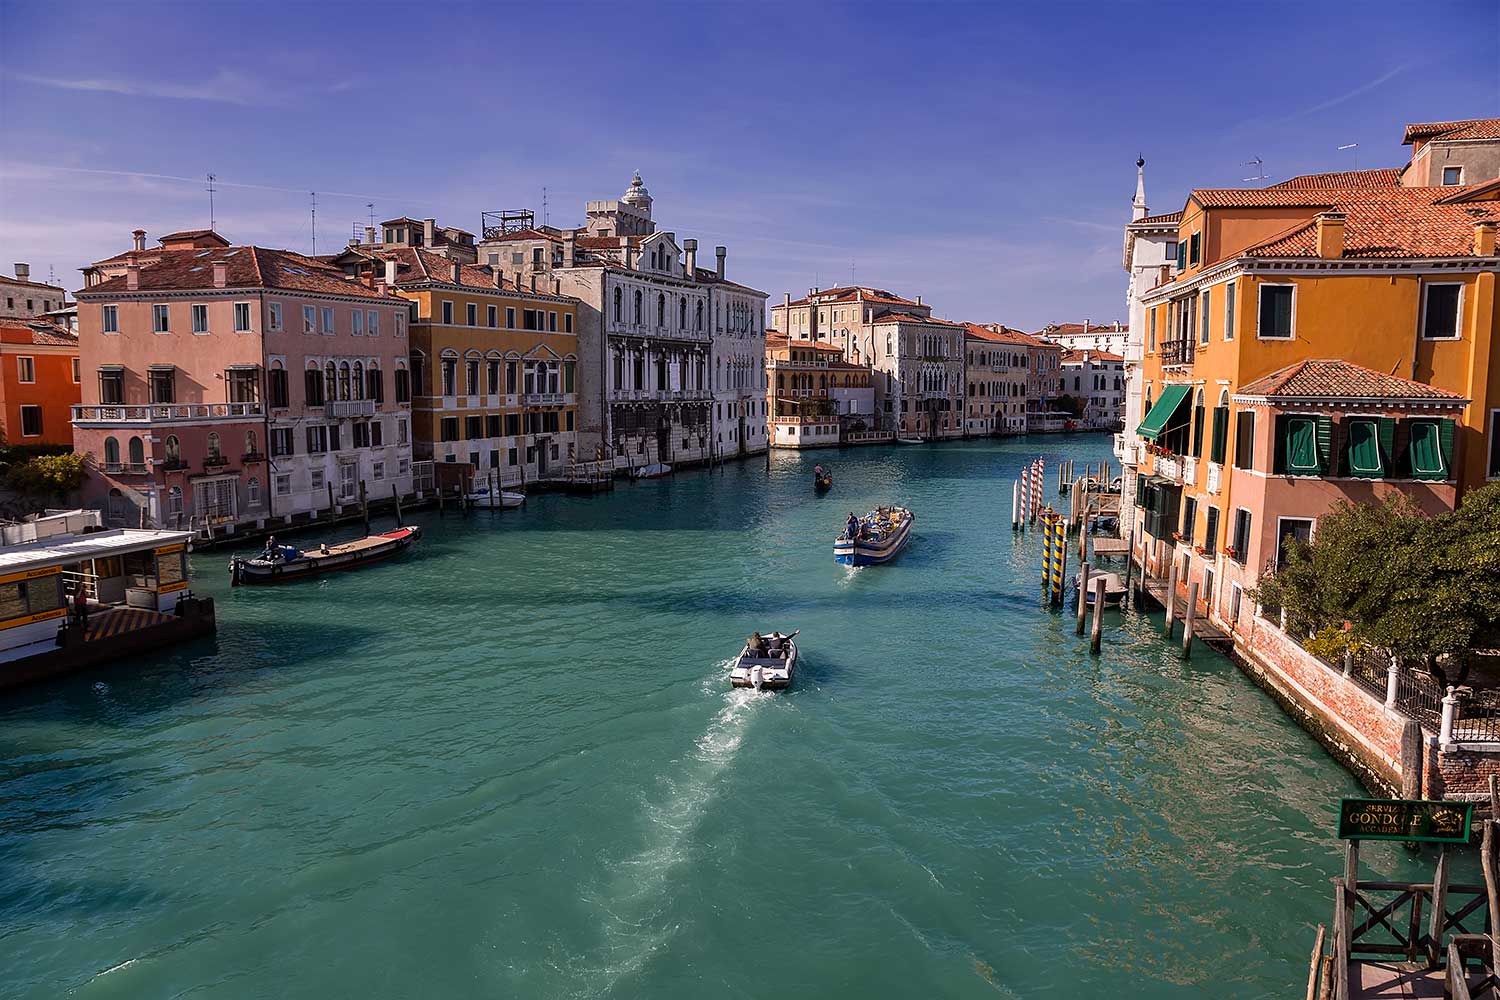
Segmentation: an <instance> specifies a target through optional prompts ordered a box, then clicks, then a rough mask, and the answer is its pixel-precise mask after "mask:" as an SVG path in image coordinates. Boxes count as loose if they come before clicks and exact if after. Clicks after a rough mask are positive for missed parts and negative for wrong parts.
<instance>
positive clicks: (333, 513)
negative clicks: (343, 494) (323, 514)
mask: <svg viewBox="0 0 1500 1000" xmlns="http://www.w3.org/2000/svg"><path fill="white" fill-rule="evenodd" d="M338 519H339V512H338V508H337V507H335V506H334V505H333V483H332V482H330V483H329V484H328V523H329V524H334V523H336V522H337V521H338Z"/></svg>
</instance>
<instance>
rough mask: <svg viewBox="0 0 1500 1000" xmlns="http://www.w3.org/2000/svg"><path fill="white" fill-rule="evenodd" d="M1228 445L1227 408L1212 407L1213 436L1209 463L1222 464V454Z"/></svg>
mask: <svg viewBox="0 0 1500 1000" xmlns="http://www.w3.org/2000/svg"><path fill="white" fill-rule="evenodd" d="M1228 443H1229V407H1227V406H1216V407H1214V436H1213V444H1212V446H1211V448H1210V450H1209V453H1208V457H1209V460H1210V461H1213V462H1218V463H1219V464H1220V465H1223V464H1224V452H1225V450H1226V446H1227V445H1228Z"/></svg>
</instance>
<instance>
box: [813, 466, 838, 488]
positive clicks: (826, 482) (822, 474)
mask: <svg viewBox="0 0 1500 1000" xmlns="http://www.w3.org/2000/svg"><path fill="white" fill-rule="evenodd" d="M831 489H833V473H832V472H829V471H828V470H827V469H815V470H813V491H814V492H816V493H827V492H828V491H829V490H831Z"/></svg>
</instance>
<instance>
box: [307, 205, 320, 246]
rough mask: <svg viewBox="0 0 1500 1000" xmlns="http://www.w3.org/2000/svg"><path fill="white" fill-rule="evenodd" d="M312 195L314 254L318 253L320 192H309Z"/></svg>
mask: <svg viewBox="0 0 1500 1000" xmlns="http://www.w3.org/2000/svg"><path fill="white" fill-rule="evenodd" d="M308 193H309V194H310V195H311V196H312V243H313V251H312V252H313V256H314V257H316V256H317V255H318V192H316V191H310V192H308Z"/></svg>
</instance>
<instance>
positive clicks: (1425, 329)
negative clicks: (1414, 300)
mask: <svg viewBox="0 0 1500 1000" xmlns="http://www.w3.org/2000/svg"><path fill="white" fill-rule="evenodd" d="M1462 303H1463V286H1462V285H1423V286H1422V339H1423V340H1456V339H1458V318H1459V308H1460V306H1461V305H1462Z"/></svg>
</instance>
